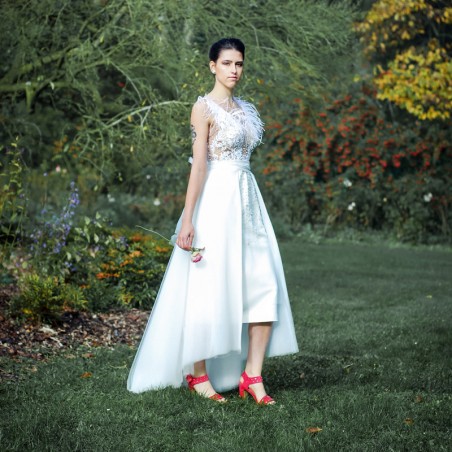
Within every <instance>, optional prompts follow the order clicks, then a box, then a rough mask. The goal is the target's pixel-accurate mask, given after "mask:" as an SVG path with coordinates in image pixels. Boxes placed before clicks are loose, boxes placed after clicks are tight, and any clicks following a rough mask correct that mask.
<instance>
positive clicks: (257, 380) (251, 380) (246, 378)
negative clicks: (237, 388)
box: [242, 372, 263, 385]
mask: <svg viewBox="0 0 452 452" xmlns="http://www.w3.org/2000/svg"><path fill="white" fill-rule="evenodd" d="M242 377H243V380H244V381H243V383H246V384H248V385H253V384H255V383H262V380H263V379H262V376H261V375H259V376H257V377H249V376H248V374H247V373H246V372H243V374H242Z"/></svg>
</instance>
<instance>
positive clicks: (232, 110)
mask: <svg viewBox="0 0 452 452" xmlns="http://www.w3.org/2000/svg"><path fill="white" fill-rule="evenodd" d="M198 102H203V103H204V105H205V111H206V116H208V118H209V119H210V122H211V125H210V129H209V137H208V143H207V160H208V161H218V160H246V161H248V160H249V159H250V156H251V153H252V151H253V149H254V148H255V147H256V146H257V145H258V144H259V143H260V142H261V140H262V134H263V131H264V127H263V126H264V124H263V122H262V121H261V119H260V117H259V113H258V112H257V110H256V108H255V107H254V106H253V105H252V104H250V103H249V102H246V101H244V100H241V99H239V98H237V97H234V98H233V101H232V103H231V104H230V105H228V102H227V101H224V102H216V101H214V100H213V99H210V98H209V97H208V96H204V97H199V98H198Z"/></svg>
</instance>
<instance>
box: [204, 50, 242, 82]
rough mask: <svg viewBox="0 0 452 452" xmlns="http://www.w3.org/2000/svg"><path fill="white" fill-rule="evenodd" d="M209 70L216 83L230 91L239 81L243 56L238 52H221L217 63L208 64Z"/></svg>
mask: <svg viewBox="0 0 452 452" xmlns="http://www.w3.org/2000/svg"><path fill="white" fill-rule="evenodd" d="M210 70H211V71H212V72H214V73H215V78H216V80H217V82H219V83H221V84H222V85H224V86H225V87H227V88H229V89H231V88H234V87H235V85H237V83H238V82H239V80H240V77H241V76H242V72H243V55H242V53H241V52H239V51H238V50H234V49H228V50H222V51H221V52H220V56H219V57H218V60H217V61H211V62H210Z"/></svg>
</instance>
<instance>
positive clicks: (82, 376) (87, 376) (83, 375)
mask: <svg viewBox="0 0 452 452" xmlns="http://www.w3.org/2000/svg"><path fill="white" fill-rule="evenodd" d="M92 376H93V374H92V373H91V372H83V373H82V375H80V378H91V377H92Z"/></svg>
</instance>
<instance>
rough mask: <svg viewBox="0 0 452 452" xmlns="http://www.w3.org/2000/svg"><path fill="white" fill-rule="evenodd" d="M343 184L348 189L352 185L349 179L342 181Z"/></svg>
mask: <svg viewBox="0 0 452 452" xmlns="http://www.w3.org/2000/svg"><path fill="white" fill-rule="evenodd" d="M343 184H344V185H345V186H346V187H347V188H350V187H351V186H352V185H353V183H352V181H351V180H350V179H347V178H345V179H344V182H343Z"/></svg>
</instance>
